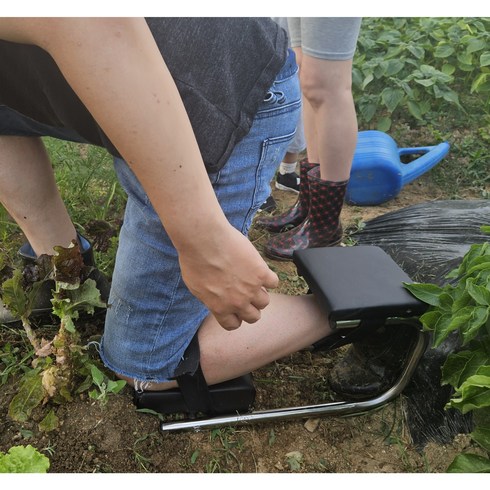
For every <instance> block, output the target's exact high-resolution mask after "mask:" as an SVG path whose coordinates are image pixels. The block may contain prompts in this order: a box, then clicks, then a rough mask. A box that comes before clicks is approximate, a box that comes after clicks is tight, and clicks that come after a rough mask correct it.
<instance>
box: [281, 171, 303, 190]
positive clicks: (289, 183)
mask: <svg viewBox="0 0 490 490" xmlns="http://www.w3.org/2000/svg"><path fill="white" fill-rule="evenodd" d="M276 189H279V190H281V191H290V192H296V193H298V192H299V175H298V174H297V173H296V172H291V173H289V174H281V173H278V174H277V177H276Z"/></svg>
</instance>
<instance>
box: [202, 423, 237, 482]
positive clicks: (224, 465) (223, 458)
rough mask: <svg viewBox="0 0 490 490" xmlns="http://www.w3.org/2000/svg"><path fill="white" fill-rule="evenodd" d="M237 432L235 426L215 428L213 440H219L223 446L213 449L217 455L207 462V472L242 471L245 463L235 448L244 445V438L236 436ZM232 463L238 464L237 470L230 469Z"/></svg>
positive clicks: (212, 432)
mask: <svg viewBox="0 0 490 490" xmlns="http://www.w3.org/2000/svg"><path fill="white" fill-rule="evenodd" d="M236 435H237V432H236V430H235V429H234V428H233V427H225V428H222V429H221V428H218V429H213V430H212V431H211V434H210V439H211V442H215V441H218V442H219V444H220V446H221V447H217V448H214V449H213V452H214V453H217V455H216V456H215V457H213V458H212V459H211V461H209V462H208V463H207V464H206V472H207V473H222V472H229V471H238V472H240V471H242V468H243V464H242V463H241V461H240V459H239V458H238V457H237V455H236V454H235V449H238V450H240V449H241V448H242V447H243V440H242V439H241V438H240V437H238V438H236ZM230 465H232V466H236V470H231V469H229V467H230Z"/></svg>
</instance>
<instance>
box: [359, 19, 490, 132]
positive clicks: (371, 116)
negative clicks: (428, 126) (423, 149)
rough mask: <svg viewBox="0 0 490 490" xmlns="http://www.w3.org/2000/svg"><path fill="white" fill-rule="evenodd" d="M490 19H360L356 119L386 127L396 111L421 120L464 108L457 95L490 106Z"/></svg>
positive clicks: (430, 119) (381, 127)
mask: <svg viewBox="0 0 490 490" xmlns="http://www.w3.org/2000/svg"><path fill="white" fill-rule="evenodd" d="M489 40H490V19H486V18H444V17H440V18H424V17H417V18H409V17H408V18H405V17H404V18H374V17H373V18H369V17H367V18H364V19H363V23H362V28H361V32H360V34H359V40H358V44H357V52H356V55H355V58H354V64H353V92H354V96H355V100H356V104H357V108H358V115H359V118H360V121H361V122H363V123H365V124H369V123H375V126H376V128H377V129H379V130H382V131H387V130H388V129H389V128H390V127H391V124H392V120H393V118H394V117H397V115H403V116H405V115H406V114H410V115H411V117H412V119H413V121H414V122H418V123H419V124H425V123H427V122H428V121H432V120H434V119H435V118H437V117H438V114H440V113H441V111H446V110H448V109H451V108H454V109H456V110H458V111H462V112H464V111H465V108H464V104H462V102H461V97H460V95H463V94H465V95H470V94H471V95H474V96H476V97H478V98H480V99H481V102H482V107H483V108H485V109H486V111H487V113H488V109H489V106H490V50H489V48H488V46H489V45H490V42H489Z"/></svg>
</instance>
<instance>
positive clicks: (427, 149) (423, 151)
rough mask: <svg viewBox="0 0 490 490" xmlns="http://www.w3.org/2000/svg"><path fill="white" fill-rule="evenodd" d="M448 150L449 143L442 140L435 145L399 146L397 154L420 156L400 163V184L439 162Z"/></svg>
mask: <svg viewBox="0 0 490 490" xmlns="http://www.w3.org/2000/svg"><path fill="white" fill-rule="evenodd" d="M448 151H449V143H447V142H443V143H439V144H438V145H436V146H421V147H418V148H399V149H398V155H399V156H401V155H418V154H420V155H421V156H420V157H419V158H417V159H416V160H414V161H413V162H410V163H408V164H402V165H401V168H402V170H401V172H402V185H406V184H408V183H410V182H412V181H413V180H415V179H416V178H418V177H420V176H421V175H422V174H424V173H425V172H427V171H428V170H430V169H431V168H432V167H433V166H434V165H436V164H437V163H439V162H440V161H441V160H442V159H443V158H444V157H445V156H446V154H447V152H448Z"/></svg>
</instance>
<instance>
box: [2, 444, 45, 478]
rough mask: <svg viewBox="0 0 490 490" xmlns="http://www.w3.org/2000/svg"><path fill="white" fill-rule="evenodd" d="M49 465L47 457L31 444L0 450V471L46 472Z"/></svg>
mask: <svg viewBox="0 0 490 490" xmlns="http://www.w3.org/2000/svg"><path fill="white" fill-rule="evenodd" d="M49 465H50V463H49V459H48V458H47V457H46V456H45V455H44V454H41V453H40V452H39V451H38V450H37V449H36V448H34V447H32V446H31V445H28V446H14V447H11V448H10V449H9V450H8V452H7V453H6V454H4V453H2V452H0V473H46V472H47V471H48V469H49Z"/></svg>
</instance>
